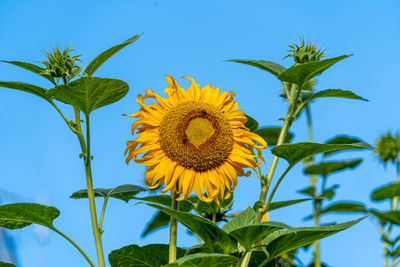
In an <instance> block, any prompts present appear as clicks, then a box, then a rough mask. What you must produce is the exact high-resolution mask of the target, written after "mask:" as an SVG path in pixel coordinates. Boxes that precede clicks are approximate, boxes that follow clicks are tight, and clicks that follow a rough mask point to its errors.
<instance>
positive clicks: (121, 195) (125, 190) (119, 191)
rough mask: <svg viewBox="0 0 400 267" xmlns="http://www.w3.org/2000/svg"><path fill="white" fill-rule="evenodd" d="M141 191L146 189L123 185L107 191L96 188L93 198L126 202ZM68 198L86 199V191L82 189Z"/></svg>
mask: <svg viewBox="0 0 400 267" xmlns="http://www.w3.org/2000/svg"><path fill="white" fill-rule="evenodd" d="M142 191H146V189H145V188H143V187H141V186H138V185H133V184H124V185H120V186H117V187H115V188H109V189H104V188H97V189H95V190H94V196H95V197H104V198H109V197H113V198H116V199H121V200H123V201H125V202H128V201H129V200H130V199H133V198H134V196H135V195H136V194H138V193H140V192H142ZM70 198H75V199H80V198H88V193H87V189H82V190H79V191H77V192H75V193H73V194H72V195H71V196H70Z"/></svg>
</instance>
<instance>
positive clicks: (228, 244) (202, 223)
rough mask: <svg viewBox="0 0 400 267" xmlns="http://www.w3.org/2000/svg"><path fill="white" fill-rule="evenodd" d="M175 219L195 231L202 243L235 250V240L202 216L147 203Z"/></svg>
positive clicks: (228, 250)
mask: <svg viewBox="0 0 400 267" xmlns="http://www.w3.org/2000/svg"><path fill="white" fill-rule="evenodd" d="M147 205H149V206H151V207H153V208H156V209H158V210H160V211H162V212H164V213H166V214H168V215H170V216H172V217H174V218H175V219H177V220H178V221H179V222H181V223H182V224H183V225H185V226H186V227H187V228H188V229H190V230H191V231H192V232H194V233H196V234H197V235H198V236H199V237H200V238H201V239H203V241H204V243H208V244H212V243H215V244H217V245H219V246H220V247H221V248H222V249H223V250H224V252H225V253H230V252H233V251H235V250H236V246H237V245H236V242H235V240H233V238H232V237H230V236H229V235H228V233H226V232H225V231H223V230H222V229H220V228H219V227H218V226H217V225H216V224H214V223H213V222H211V221H210V220H207V219H205V218H203V217H200V216H196V215H194V214H191V213H187V212H182V211H177V210H172V209H170V208H167V207H163V206H159V205H156V204H147Z"/></svg>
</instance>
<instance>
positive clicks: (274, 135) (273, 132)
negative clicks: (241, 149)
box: [254, 127, 294, 146]
mask: <svg viewBox="0 0 400 267" xmlns="http://www.w3.org/2000/svg"><path fill="white" fill-rule="evenodd" d="M254 132H255V133H256V134H258V135H259V136H261V137H262V138H263V139H264V140H265V141H266V142H267V144H268V145H269V146H276V144H277V143H278V139H279V134H280V133H281V128H280V127H262V128H260V129H257V130H255V131H254ZM293 136H294V135H293V133H291V132H287V133H286V136H285V141H284V143H290V141H291V140H292V138H293Z"/></svg>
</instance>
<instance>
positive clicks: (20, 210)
mask: <svg viewBox="0 0 400 267" xmlns="http://www.w3.org/2000/svg"><path fill="white" fill-rule="evenodd" d="M58 215H60V211H59V210H58V209H56V208H53V207H48V206H43V205H40V204H35V203H14V204H7V205H2V206H0V227H3V228H6V229H10V230H14V229H20V228H24V227H26V226H28V225H31V224H32V223H36V224H40V225H43V226H46V227H49V228H53V220H54V219H55V218H57V217H58Z"/></svg>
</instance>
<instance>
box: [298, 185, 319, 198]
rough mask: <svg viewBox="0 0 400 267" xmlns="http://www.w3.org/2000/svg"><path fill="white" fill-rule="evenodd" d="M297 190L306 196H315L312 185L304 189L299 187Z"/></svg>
mask: <svg viewBox="0 0 400 267" xmlns="http://www.w3.org/2000/svg"><path fill="white" fill-rule="evenodd" d="M297 192H299V193H301V194H304V195H307V196H310V197H315V188H314V187H312V186H308V187H306V188H304V189H300V190H298V191H297Z"/></svg>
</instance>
